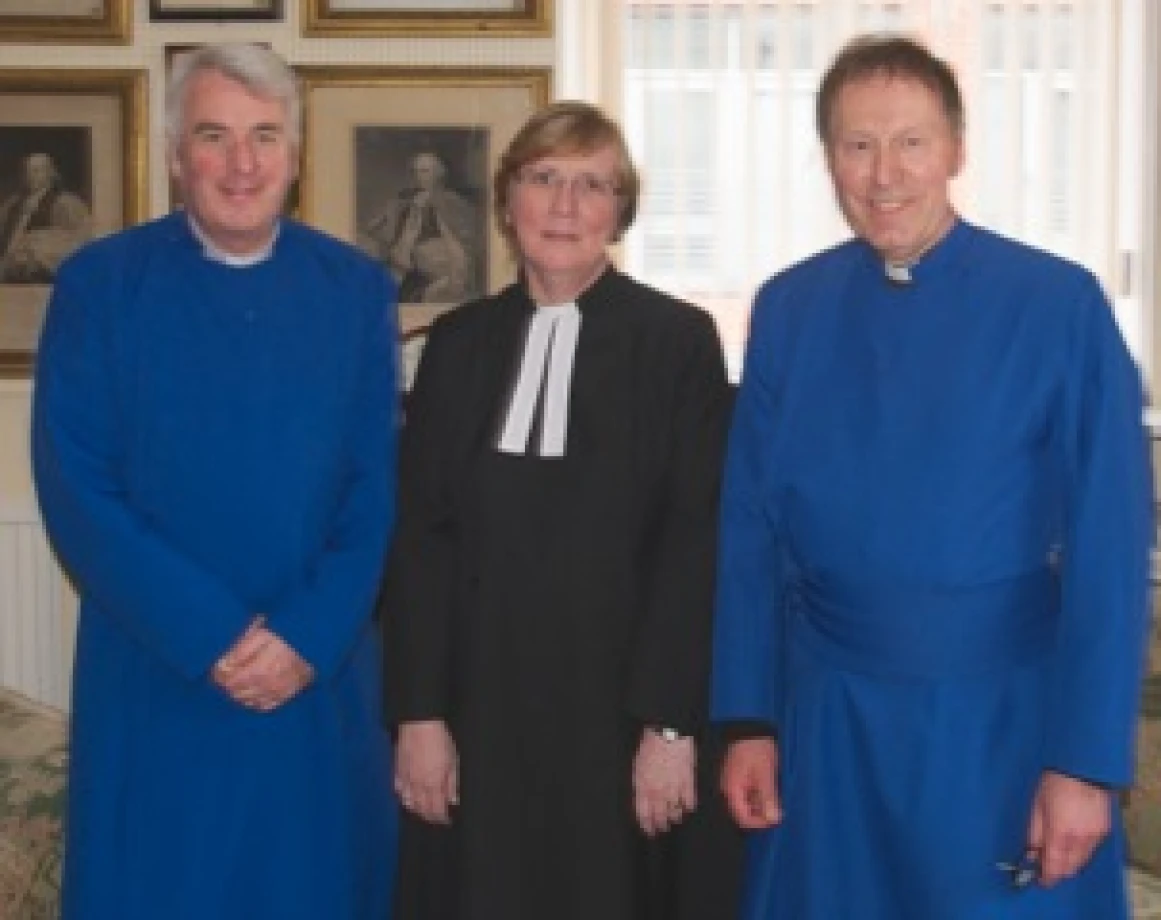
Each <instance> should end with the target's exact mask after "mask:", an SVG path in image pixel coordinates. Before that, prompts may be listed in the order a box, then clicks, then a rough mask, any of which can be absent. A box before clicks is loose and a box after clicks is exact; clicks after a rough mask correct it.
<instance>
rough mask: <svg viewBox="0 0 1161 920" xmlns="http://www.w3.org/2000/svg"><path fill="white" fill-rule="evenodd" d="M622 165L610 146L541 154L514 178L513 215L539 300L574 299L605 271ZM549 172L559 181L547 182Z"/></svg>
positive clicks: (524, 262)
mask: <svg viewBox="0 0 1161 920" xmlns="http://www.w3.org/2000/svg"><path fill="white" fill-rule="evenodd" d="M618 164H619V160H618V157H617V152H616V151H615V150H614V149H613V148H612V147H611V146H606V147H602V148H600V149H599V150H596V151H594V152H592V153H585V154H570V155H561V156H551V155H550V156H544V157H540V158H539V159H537V160H533V161H532V162H531V163H528V164H526V165H525V166H524V167H523V168H522V169H521V170H520V173H519V174H518V175H517V177H516V178H515V179H514V180H513V187H512V190H511V195H510V197H509V201H508V211H507V216H508V219H509V221H510V223H511V229H512V236H513V239H514V241H515V247H516V250H517V252H518V254H519V258H520V262H521V265H522V266H523V268H524V272H525V275H526V277H527V279H528V284H529V288H530V290H531V293H532V296H533V298H534V299H536V300H537V302H539V303H563V302H565V301H567V300H572V299H574V298H575V297H576V296H577V295H578V294H580V293H581V291H583V290H584V289H585V288H586V287H588V285H589V283H591V282H592V281H593V280H594V279H595V278H596V277H597V275H599V274H600V273H601V272H602V271H603V270H604V268H605V265H606V264H607V263H608V254H607V252H606V247H607V246H608V245H609V243H611V242H612V241H613V239H614V238H615V237H616V235H617V229H618V220H619V213H618V209H619V207H620V198H619V197H618V195H617V194H616V192H615V191H614V190H615V189H616V187H617V167H618ZM546 176H547V177H551V178H552V179H554V180H555V181H554V182H553V183H545V182H544V181H543V177H546ZM538 180H539V181H538Z"/></svg>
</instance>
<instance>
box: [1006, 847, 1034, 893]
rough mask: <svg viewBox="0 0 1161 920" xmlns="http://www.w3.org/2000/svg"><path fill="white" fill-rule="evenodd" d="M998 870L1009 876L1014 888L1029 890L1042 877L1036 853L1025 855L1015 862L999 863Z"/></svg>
mask: <svg viewBox="0 0 1161 920" xmlns="http://www.w3.org/2000/svg"><path fill="white" fill-rule="evenodd" d="M996 868H997V869H999V870H1000V871H1001V872H1003V873H1005V874H1006V875H1007V876H1008V881H1009V882H1010V883H1011V885H1012V887H1013V888H1027V887H1028V886H1029V885H1031V884H1032V883H1033V882H1034V881H1036V879H1037V878H1039V876H1040V863H1039V862H1038V861H1037V859H1036V854H1035V853H1025V854H1024V855H1023V856H1021V857H1020V858H1019V859H1018V860H1016V861H1015V862H998V863H996Z"/></svg>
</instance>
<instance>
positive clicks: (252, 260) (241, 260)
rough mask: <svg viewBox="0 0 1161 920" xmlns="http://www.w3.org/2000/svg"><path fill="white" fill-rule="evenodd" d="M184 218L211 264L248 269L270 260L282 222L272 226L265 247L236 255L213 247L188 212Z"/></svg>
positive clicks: (212, 243) (215, 246)
mask: <svg viewBox="0 0 1161 920" xmlns="http://www.w3.org/2000/svg"><path fill="white" fill-rule="evenodd" d="M185 216H186V219H187V220H188V221H189V228H190V230H191V231H192V232H193V235H194V236H196V237H197V238H198V242H199V243H201V244H202V254H203V255H204V256H205V257H206V258H207V259H209V260H210V261H211V262H220V263H221V264H222V265H228V266H230V268H250V267H251V266H252V265H257V264H258V263H259V262H265V261H266V260H267V259H269V258H270V255H271V253H273V252H274V244H275V243H276V242H277V241H278V234H279V232H280V231H281V230H282V222H281V221H276V222H275V224H274V232H273V233H271V234H270V240H269V241H268V242H267V243H266V245H265V246H263V247H262V248H261V249H258V250H256V251H255V252H247V253H244V254H242V255H238V254H237V253H233V252H226V250H224V249H222V247H221V246H217V245H215V243H214V242H213V240H211V239H210V238H209V236H207V235H206V232H205V231H204V230H202V228H201V227H200V226H199V225H198V222H197V221H196V220H194V216H193V215H192V214H190V213H189V211H186V212H185Z"/></svg>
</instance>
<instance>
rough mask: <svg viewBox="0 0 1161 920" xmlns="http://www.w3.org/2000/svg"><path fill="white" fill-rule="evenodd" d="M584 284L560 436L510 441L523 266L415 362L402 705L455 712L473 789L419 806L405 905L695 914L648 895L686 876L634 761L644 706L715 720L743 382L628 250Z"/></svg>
mask: <svg viewBox="0 0 1161 920" xmlns="http://www.w3.org/2000/svg"><path fill="white" fill-rule="evenodd" d="M577 304H578V307H579V309H580V312H581V317H582V318H581V326H580V334H579V338H578V341H577V348H576V355H575V365H574V370H573V376H572V383H571V395H570V400H569V419H568V426H567V435H566V447H565V455H564V456H563V457H537V456H517V455H512V454H507V453H500V452H498V451H497V450H496V448H495V445H496V442H497V435H498V430H499V425H500V424H501V421H502V415H503V413H504V411H505V409H506V400H507V397H508V395H509V393H510V389H511V385H512V381H513V378H514V375H515V373H516V370H517V368H518V367H519V363H520V358H521V355H522V351H523V335H524V331H525V329H526V328H527V321H528V317H529V315H530V313H531V311H532V310H533V309H535V307H534V306H533V304H532V302H531V300H530V299H529V298H528V295H527V294H526V293H525V292H524V290H523V289H522V288H521V287H520V286H512V287H509V288H507V289H506V290H504V291H503V292H501V293H500V294H499V295H497V296H494V297H489V298H484V299H482V300H478V301H475V302H473V303H470V304H467V305H465V306H463V307H461V308H459V309H458V310H455V311H453V312H452V313H450V314H446V315H445V316H443V317H441V318H440V319H439V320H438V321H437V322H436V323H435V324H434V326H433V328H432V330H431V333H430V336H429V339H428V342H427V345H426V347H425V351H424V355H423V358H422V361H421V364H420V367H419V371H418V374H417V378H416V382H415V387H414V390H413V392H412V395H411V402H410V405H409V409H408V420H407V426H406V430H405V432H404V436H403V446H402V454H401V458H400V464H401V466H400V469H401V484H400V492H399V496H400V497H399V501H400V517H399V522H398V530H397V533H396V537H395V542H394V548H393V551H392V558H391V561H390V565H389V569H388V577H387V583H386V590H385V593H384V598H385V601H384V605H385V610H384V616H383V622H384V626H385V640H386V649H387V662H388V664H387V673H388V675H389V677H388V681H389V686H388V700H387V703H388V712H389V713H390V714H391V717H392V718H393V719H394V721H396V722H401V721H409V720H419V719H433V718H440V719H443V720H445V721H446V722H447V724H448V726H449V728H450V729H451V732H452V735H453V737H454V739H455V742H456V746H457V750H458V752H459V756H460V805H459V806H458V808H457V810H456V811H455V814H454V823H453V826H452V828H451V829H450V830H445V829H441V828H435V827H430V826H425V825H423V824H421V823H420V822H419V821H418V820H416V819H413V818H410V819H408V821H407V822H406V827H405V829H404V831H403V840H402V841H401V853H402V856H401V864H400V871H401V878H400V892H401V898H400V903H399V910H398V911H397V920H410V918H416V920H418V918H422V920H434V918H440V920H534V918H535V920H543V918H548V917H551V918H553V920H569V918H576V920H581V918H584V920H592V918H600V920H630V918H634V920H636V918H640V917H643V916H647V915H649V914H650V913H651V914H652V915H653V916H662V915H664V916H666V917H674V916H677V914H675V913H673V911H672V909H671V908H670V907H665V906H661V904H660V902H658V901H657V900H656V898H655V897H654V898H653V900H652V903H649V904H647V903H646V902H647V901H648V900H649V897H650V896H647V892H648V891H650V890H652V891H653V892H654V895H656V893H657V892H658V891H659V890H664V889H667V888H671V886H669V885H668V884H667V883H666V880H665V879H663V878H659V877H658V876H659V875H663V874H664V869H661V870H660V871H659V867H663V866H664V865H666V862H665V860H659V859H658V858H657V856H656V854H655V853H652V854H651V853H649V850H650V849H651V847H650V846H647V845H646V843H645V838H644V836H643V835H642V834H641V833H640V831H639V830H638V829H637V828H636V824H635V820H634V814H633V808H632V787H631V770H632V759H633V754H634V753H635V750H636V746H637V743H638V740H639V738H640V733H641V730H642V727H643V726H644V725H646V724H663V725H669V726H674V727H677V728H679V729H681V730H683V731H686V732H695V731H698V730H699V729H700V728H701V727H702V725H703V724H704V710H705V698H706V684H707V663H708V653H709V634H710V617H711V607H712V596H713V571H714V554H715V531H716V523H717V496H718V486H719V474H720V465H721V458H722V453H723V445H724V436H725V428H726V423H727V418H726V416H727V413H728V390H727V384H726V380H725V373H724V369H723V365H722V357H721V350H720V346H719V344H718V340H717V337H716V335H715V332H714V328H713V324H712V322H711V320H710V319H709V317H708V316H706V315H705V314H704V313H702V312H700V311H699V310H696V309H694V308H691V307H690V306H689V305H687V304H683V303H681V302H679V301H676V300H674V299H672V298H670V297H668V296H666V295H664V294H661V293H659V292H657V291H654V290H652V289H649V288H647V287H645V286H643V285H641V284H638V283H637V282H635V281H632V280H631V279H629V278H627V277H625V276H623V275H621V274H619V273H617V272H616V271H614V270H609V271H607V272H606V273H605V274H604V275H603V276H602V277H601V278H599V279H598V280H597V281H596V282H595V283H594V284H593V285H592V286H591V287H590V288H589V289H588V290H587V291H585V292H584V293H583V294H582V295H581V296H580V297H579V298H578V300H577ZM708 785H712V782H711V783H709V784H708ZM679 833H680V832H679ZM667 845H669V846H673V845H674V841H673V840H671V841H668V844H667ZM652 849H655V850H656V849H657V847H655V846H654V847H652ZM666 896H667V897H671V896H672V891H671V890H670V891H669V892H668V893H667V894H666Z"/></svg>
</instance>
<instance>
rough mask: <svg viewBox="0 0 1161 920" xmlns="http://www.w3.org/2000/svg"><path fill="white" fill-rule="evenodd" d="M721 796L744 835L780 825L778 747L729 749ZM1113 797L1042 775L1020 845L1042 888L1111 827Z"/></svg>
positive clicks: (753, 743)
mask: <svg viewBox="0 0 1161 920" xmlns="http://www.w3.org/2000/svg"><path fill="white" fill-rule="evenodd" d="M721 789H722V794H723V795H724V796H725V798H726V803H727V805H728V807H729V810H730V814H731V815H733V818H734V820H735V821H736V822H737V823H738V825H739V826H740V827H742V828H744V829H746V830H759V829H762V828H767V827H772V826H774V825H776V824H780V823H781V822H782V799H781V796H780V794H779V792H778V745H777V743H776V742H775V741H773V740H771V739H769V738H753V739H747V740H745V741H737V742H735V743H734V744H731V745H730V748H729V750H728V751H727V753H726V759H725V763H724V764H723V766H722V776H721ZM1112 809H1113V793H1112V792H1110V791H1109V790H1108V789H1105V788H1104V787H1102V786H1098V785H1095V784H1093V783H1089V782H1085V781H1084V780H1081V779H1076V778H1075V777H1072V776H1066V775H1065V774H1063V773H1056V772H1054V771H1052V770H1046V771H1045V772H1044V773H1043V774H1042V775H1041V777H1040V782H1039V784H1038V786H1037V788H1036V794H1035V796H1034V797H1033V800H1032V808H1031V814H1030V815H1029V818H1028V829H1027V837H1026V842H1025V847H1026V852H1027V855H1028V857H1029V858H1030V859H1031V860H1032V861H1033V862H1034V863H1035V864H1036V867H1037V880H1038V881H1039V883H1040V884H1041V885H1043V886H1045V887H1050V886H1052V885H1055V884H1056V883H1057V882H1060V881H1063V880H1064V879H1066V878H1069V877H1071V876H1073V875H1076V873H1078V872H1079V871H1080V870H1081V869H1083V868H1084V866H1085V864H1086V863H1088V861H1089V859H1090V858H1091V856H1092V854H1093V851H1094V850H1095V849H1096V848H1097V846H1099V845H1100V843H1101V841H1102V840H1104V839H1105V837H1106V836H1107V835H1108V833H1109V830H1110V829H1111V827H1112Z"/></svg>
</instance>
